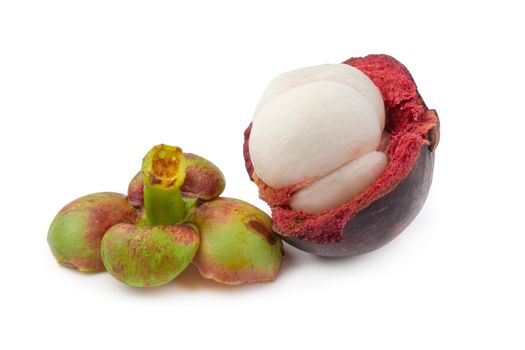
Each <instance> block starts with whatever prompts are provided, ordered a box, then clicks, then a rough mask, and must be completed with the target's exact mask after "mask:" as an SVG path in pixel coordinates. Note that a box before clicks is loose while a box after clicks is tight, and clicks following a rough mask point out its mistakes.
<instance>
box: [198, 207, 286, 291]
mask: <svg viewBox="0 0 525 350" xmlns="http://www.w3.org/2000/svg"><path fill="white" fill-rule="evenodd" d="M193 222H195V224H197V226H198V227H199V231H200V233H201V244H200V247H199V250H198V252H197V254H196V255H195V258H194V260H193V263H194V265H195V266H196V267H197V268H198V269H199V271H200V273H201V274H202V276H204V277H205V278H208V279H214V280H215V281H217V282H220V283H224V284H231V285H234V284H241V283H249V282H263V281H273V280H274V279H275V277H276V275H277V272H278V271H279V267H280V265H281V258H282V249H283V248H282V242H281V240H280V239H279V238H278V237H277V236H276V235H275V234H274V232H272V222H271V219H270V217H269V216H268V215H266V214H265V213H264V212H262V211H261V210H259V209H258V208H256V207H254V206H252V205H251V204H249V203H246V202H244V201H241V200H238V199H232V198H217V199H215V200H213V201H211V202H206V203H203V204H202V205H200V206H199V207H198V208H197V209H196V212H195V215H194V218H193Z"/></svg>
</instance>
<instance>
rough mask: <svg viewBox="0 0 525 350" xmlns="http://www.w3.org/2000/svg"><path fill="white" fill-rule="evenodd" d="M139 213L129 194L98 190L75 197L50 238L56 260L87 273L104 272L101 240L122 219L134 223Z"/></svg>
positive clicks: (58, 217)
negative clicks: (130, 200) (98, 191)
mask: <svg viewBox="0 0 525 350" xmlns="http://www.w3.org/2000/svg"><path fill="white" fill-rule="evenodd" d="M136 217H137V213H136V211H135V209H134V208H133V207H132V206H131V205H130V204H129V203H128V201H127V199H126V196H124V195H122V194H119V193H112V192H102V193H94V194H90V195H87V196H84V197H81V198H78V199H76V200H74V201H73V202H71V203H69V204H68V205H66V206H65V207H64V208H62V210H60V212H59V213H58V214H57V215H56V217H55V218H54V220H53V222H52V223H51V226H50V228H49V232H48V236H47V241H48V243H49V247H50V248H51V252H52V253H53V255H54V256H55V258H56V260H57V261H58V262H59V263H60V264H62V265H65V266H68V267H72V268H75V269H77V270H79V271H83V272H96V271H103V270H104V265H103V263H102V258H101V256H100V242H101V240H102V237H103V236H104V234H105V233H106V231H107V230H108V229H109V228H110V227H112V226H113V225H116V224H118V223H122V222H134V221H135V220H136Z"/></svg>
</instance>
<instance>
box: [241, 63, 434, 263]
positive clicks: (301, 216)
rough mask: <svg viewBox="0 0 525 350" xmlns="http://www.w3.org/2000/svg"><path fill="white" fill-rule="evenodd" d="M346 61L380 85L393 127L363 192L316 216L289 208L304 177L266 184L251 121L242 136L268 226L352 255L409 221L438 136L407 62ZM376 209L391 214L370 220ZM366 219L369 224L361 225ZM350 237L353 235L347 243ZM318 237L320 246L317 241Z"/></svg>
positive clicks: (307, 246) (320, 250)
mask: <svg viewBox="0 0 525 350" xmlns="http://www.w3.org/2000/svg"><path fill="white" fill-rule="evenodd" d="M344 63H345V64H349V65H351V66H353V67H355V68H357V69H359V70H361V71H362V72H363V73H365V74H366V75H367V76H368V77H369V78H370V79H371V80H372V81H373V82H374V83H375V85H376V86H377V87H378V88H379V90H380V91H381V94H382V96H383V100H384V102H385V111H386V125H385V131H387V132H389V133H390V134H391V139H390V143H389V145H388V147H387V149H386V151H385V153H386V155H387V157H388V165H387V167H386V169H385V170H384V171H383V173H382V174H381V175H380V176H379V178H378V179H377V180H376V181H375V182H374V183H373V184H372V185H370V186H369V187H368V188H367V189H366V190H365V191H364V192H362V193H361V194H359V195H358V196H356V197H354V198H353V199H352V200H351V201H349V202H347V203H345V204H343V205H342V206H340V207H338V208H335V209H331V210H327V211H324V212H322V213H320V214H318V215H316V214H312V213H308V212H304V211H301V210H292V209H291V208H290V206H289V202H290V199H291V196H292V194H293V193H294V192H295V191H297V190H298V189H299V188H301V187H302V186H304V185H305V184H303V183H297V184H293V185H290V186H287V187H284V188H279V189H274V188H271V187H269V186H268V185H266V184H265V183H264V182H263V181H262V180H261V179H259V178H258V177H257V174H256V173H255V172H254V169H253V165H252V163H251V160H250V153H249V142H248V141H249V137H250V131H251V124H250V126H249V127H248V128H247V129H246V131H245V135H244V139H245V141H244V158H245V164H246V169H247V171H248V174H249V175H250V178H251V179H252V180H253V181H254V182H255V183H256V184H257V186H258V187H259V195H260V197H261V198H262V199H263V200H265V201H266V202H267V203H268V204H269V205H270V207H271V210H272V218H273V229H274V230H275V231H276V232H277V233H279V234H280V235H281V236H282V237H283V239H285V240H286V241H288V242H289V243H292V244H293V245H297V246H299V247H300V248H303V249H304V250H307V251H311V252H314V253H317V254H320V255H329V256H343V255H344V256H346V255H354V254H358V253H363V252H366V251H369V250H372V249H375V248H377V247H379V246H381V245H383V244H385V243H386V242H388V241H390V240H391V239H392V238H394V237H395V236H396V235H397V234H399V232H401V231H402V229H403V228H404V227H406V226H407V225H408V224H409V223H410V222H411V221H412V219H413V218H414V217H415V216H416V215H417V213H418V212H419V210H420V208H421V206H422V205H423V202H424V200H425V198H426V196H427V194H428V190H429V188H430V183H431V179H432V170H433V163H434V154H433V151H434V149H435V148H436V146H437V144H438V142H439V118H438V115H437V113H436V111H434V110H429V109H428V108H427V107H426V105H425V103H424V101H423V99H422V98H421V96H420V95H419V92H418V91H417V86H416V84H415V82H414V80H413V78H412V76H411V75H410V73H409V72H408V70H407V69H406V68H405V66H403V65H402V64H401V63H400V62H398V61H397V60H396V59H394V58H393V57H391V56H388V55H369V56H366V57H362V58H351V59H349V60H347V61H345V62H344ZM402 184H403V185H402ZM398 187H399V189H398ZM382 211H389V213H388V215H387V214H383V216H381V217H382V218H383V219H378V217H379V216H377V217H376V218H375V219H373V217H375V216H376V215H374V213H375V214H379V213H380V212H382ZM360 220H361V221H360ZM374 220H375V221H374ZM378 220H379V221H378ZM364 221H366V222H367V223H368V224H367V223H365V222H364ZM367 225H368V226H374V227H375V228H374V229H370V227H368V228H366V226H367ZM367 232H368V233H367ZM359 237H361V238H359ZM373 237H375V238H373ZM352 239H353V240H355V241H354V242H350V241H349V240H352ZM319 244H321V245H325V246H324V247H319ZM334 244H335V246H334ZM336 247H337V249H336V250H335V252H334V249H335V248H336Z"/></svg>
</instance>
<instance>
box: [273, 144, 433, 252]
mask: <svg viewBox="0 0 525 350" xmlns="http://www.w3.org/2000/svg"><path fill="white" fill-rule="evenodd" d="M433 166H434V153H433V152H431V151H430V150H429V149H428V148H427V146H423V148H422V150H421V153H420V154H419V157H418V160H417V162H416V166H415V167H414V169H413V170H412V171H411V172H410V173H409V175H408V176H407V177H406V178H405V179H403V180H402V181H401V182H400V183H399V184H398V185H397V186H396V187H395V189H394V190H393V191H391V192H389V193H387V194H386V195H385V196H383V197H381V198H379V199H378V200H376V201H375V202H373V203H372V204H370V205H369V206H368V207H366V208H365V209H363V210H361V211H360V212H358V213H357V214H356V215H355V216H354V217H353V218H352V220H349V221H348V222H347V223H346V226H345V227H344V232H343V239H342V240H340V241H338V242H336V243H326V244H317V243H312V242H308V241H306V240H301V239H298V238H296V237H282V238H283V240H284V241H286V242H287V243H289V244H291V245H293V246H295V247H297V248H299V249H301V250H304V251H307V252H310V253H313V254H317V255H320V256H329V257H345V256H352V255H357V254H364V253H367V252H369V251H372V250H374V249H377V248H380V247H382V246H383V245H385V244H386V243H388V242H390V241H391V240H392V239H394V238H395V237H397V235H399V234H400V233H401V232H402V231H403V230H404V229H405V227H407V226H408V224H410V223H411V222H412V220H414V218H415V217H416V216H417V214H418V213H419V211H420V210H421V208H422V207H423V204H424V203H425V199H426V198H427V195H428V192H429V189H430V185H431V182H432V169H433Z"/></svg>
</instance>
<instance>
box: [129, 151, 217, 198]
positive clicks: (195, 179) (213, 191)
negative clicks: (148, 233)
mask: <svg viewBox="0 0 525 350" xmlns="http://www.w3.org/2000/svg"><path fill="white" fill-rule="evenodd" d="M184 157H185V159H186V177H185V179H184V183H183V184H182V186H181V188H180V190H181V192H182V195H183V196H184V197H191V198H198V199H202V200H210V199H213V198H216V197H218V196H219V195H220V194H221V193H222V192H223V191H224V187H225V186H226V182H225V180H224V175H223V174H222V172H221V171H220V169H219V168H218V167H217V166H216V165H215V164H213V163H212V162H210V161H209V160H207V159H205V158H203V157H200V156H197V155H195V154H192V153H184ZM128 199H129V201H130V203H131V205H133V206H135V207H142V206H143V205H144V176H143V175H142V171H139V172H138V173H137V174H136V175H135V176H134V177H133V179H131V181H130V183H129V186H128Z"/></svg>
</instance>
